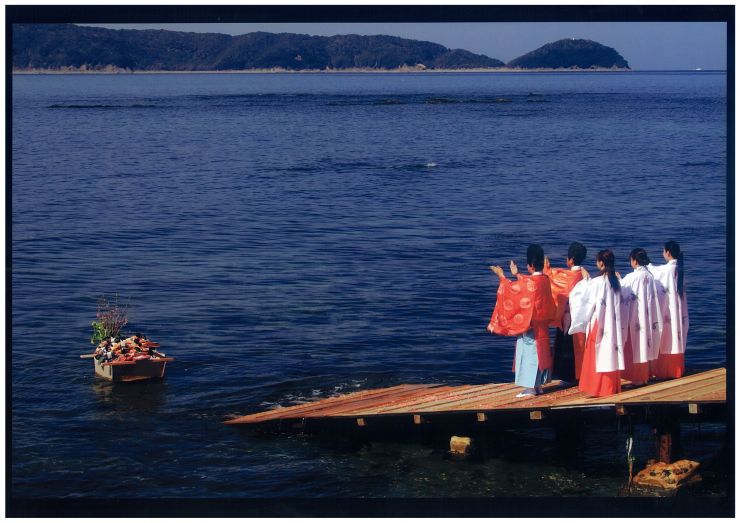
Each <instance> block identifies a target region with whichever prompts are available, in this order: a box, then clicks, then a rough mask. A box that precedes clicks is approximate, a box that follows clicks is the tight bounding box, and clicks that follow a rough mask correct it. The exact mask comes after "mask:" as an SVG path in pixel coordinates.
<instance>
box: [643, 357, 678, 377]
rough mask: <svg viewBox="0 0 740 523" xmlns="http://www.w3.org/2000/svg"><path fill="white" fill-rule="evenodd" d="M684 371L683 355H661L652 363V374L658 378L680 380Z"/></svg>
mask: <svg viewBox="0 0 740 523" xmlns="http://www.w3.org/2000/svg"><path fill="white" fill-rule="evenodd" d="M684 370H685V367H684V359H683V354H659V355H658V359H657V360H653V361H651V362H650V372H652V374H653V376H655V377H656V378H680V377H681V376H683V373H684Z"/></svg>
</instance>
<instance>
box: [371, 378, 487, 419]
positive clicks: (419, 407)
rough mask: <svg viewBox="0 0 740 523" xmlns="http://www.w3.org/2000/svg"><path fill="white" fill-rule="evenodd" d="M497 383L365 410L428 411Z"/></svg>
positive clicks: (462, 388) (456, 388) (467, 387)
mask: <svg viewBox="0 0 740 523" xmlns="http://www.w3.org/2000/svg"><path fill="white" fill-rule="evenodd" d="M496 386H497V385H495V384H488V385H476V386H471V385H462V386H459V387H455V388H454V389H452V390H450V391H448V392H447V393H446V394H439V395H437V394H432V395H430V396H426V397H423V398H416V399H413V400H409V401H406V402H402V403H399V404H397V405H393V406H386V407H380V406H378V407H377V408H371V409H368V410H366V411H363V412H367V413H368V414H391V413H394V412H396V411H399V412H404V411H406V412H422V411H424V412H425V411H427V410H428V409H429V408H430V407H435V406H440V405H442V406H446V405H450V404H453V403H455V402H456V401H460V400H461V399H462V398H464V397H468V396H471V395H474V394H482V393H484V392H485V391H486V390H489V389H491V388H493V387H496Z"/></svg>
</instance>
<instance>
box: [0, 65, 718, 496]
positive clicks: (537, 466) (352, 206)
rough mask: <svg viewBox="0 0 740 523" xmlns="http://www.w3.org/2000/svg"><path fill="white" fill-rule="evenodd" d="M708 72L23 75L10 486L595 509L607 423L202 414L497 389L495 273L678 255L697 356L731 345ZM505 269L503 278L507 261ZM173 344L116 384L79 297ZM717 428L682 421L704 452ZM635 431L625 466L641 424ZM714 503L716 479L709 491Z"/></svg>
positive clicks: (502, 349)
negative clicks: (398, 426) (379, 431)
mask: <svg viewBox="0 0 740 523" xmlns="http://www.w3.org/2000/svg"><path fill="white" fill-rule="evenodd" d="M726 82H727V77H726V75H725V74H724V73H709V72H703V73H647V72H645V73H637V72H632V73H587V74H581V73H572V72H569V73H561V74H542V73H538V74H243V75H239V74H236V75H230V74H182V75H180V74H168V75H153V74H152V75H48V76H44V75H36V76H22V75H16V76H14V77H13V78H12V96H13V99H12V151H11V154H12V179H11V184H10V185H9V190H10V195H11V197H12V199H11V202H12V208H11V211H12V214H11V215H10V218H11V220H12V222H11V230H10V232H11V235H12V237H11V238H10V242H9V246H10V247H11V252H10V253H9V254H11V255H12V257H10V256H9V261H10V262H12V276H11V282H12V288H11V289H10V290H11V291H12V325H11V328H12V347H11V349H10V350H12V367H11V371H12V383H11V393H12V394H11V398H10V399H11V401H12V403H11V404H10V406H11V411H10V415H9V418H8V420H9V428H10V429H11V436H12V441H11V443H12V453H11V454H10V455H9V456H8V459H9V461H10V465H9V466H10V470H11V481H10V484H9V488H10V491H11V494H12V495H13V496H17V497H24V498H49V497H65V498H77V497H85V498H89V497H94V498H101V499H107V498H117V497H121V495H122V493H125V495H126V497H129V498H153V497H170V498H172V497H175V498H185V497H187V498H214V497H215V498H242V499H251V498H272V497H292V498H295V497H324V496H330V497H376V498H396V497H436V498H439V497H458V496H462V497H498V496H554V495H556V496H613V495H616V493H617V491H618V488H619V487H620V486H621V485H623V484H624V481H625V479H626V473H627V472H626V470H627V469H626V461H625V456H624V438H625V435H624V433H623V431H622V432H620V431H619V430H618V429H617V427H615V426H609V427H603V428H595V429H593V430H592V431H591V432H590V433H589V435H588V437H586V438H585V440H584V441H583V443H582V444H581V446H580V447H579V448H578V449H576V451H575V452H576V453H575V455H571V456H569V457H567V459H566V458H564V457H562V456H561V455H560V454H559V452H558V451H557V448H556V447H555V446H554V444H553V437H552V434H551V433H549V432H547V431H546V430H545V431H539V432H538V431H534V432H524V433H521V434H519V435H517V436H516V437H513V438H511V439H510V440H507V441H506V444H505V445H504V448H503V449H502V450H501V452H500V453H499V454H497V455H494V456H492V457H491V458H490V459H488V460H484V461H482V462H476V463H460V462H454V461H450V460H448V459H446V457H445V455H444V452H443V449H439V448H431V447H428V446H425V445H423V444H420V443H413V442H412V443H405V444H400V443H384V444H376V445H373V446H370V447H363V448H361V449H359V450H358V449H352V450H347V449H341V448H339V449H338V448H333V447H332V446H329V448H327V447H326V445H325V444H323V443H321V442H319V441H316V440H314V439H312V438H300V437H295V436H289V437H275V438H262V437H259V436H257V435H255V434H252V433H250V432H247V433H244V432H242V431H238V430H236V429H235V428H233V427H229V426H224V425H222V422H223V421H224V420H225V419H227V417H228V416H230V415H235V414H248V413H251V412H256V411H259V410H265V409H270V408H273V407H276V406H279V405H292V404H295V403H298V402H303V401H309V400H312V399H317V398H322V397H326V396H329V395H332V394H335V393H348V392H354V391H357V390H362V389H368V388H377V387H384V386H393V385H397V384H400V383H431V382H434V383H448V384H452V385H459V384H481V383H491V382H507V381H511V380H512V378H513V376H512V372H511V362H512V357H513V351H514V342H513V340H512V339H511V338H502V337H495V336H491V335H490V334H488V333H487V332H486V330H485V327H486V324H487V323H488V319H489V317H490V314H491V310H492V308H493V304H494V297H495V291H496V285H497V284H496V278H495V277H494V275H493V274H492V273H491V271H490V270H489V269H488V266H489V265H491V264H500V265H504V266H507V265H508V261H509V260H511V259H513V260H515V261H517V262H518V263H519V265H520V267H524V266H525V251H526V248H527V245H528V244H529V243H533V242H538V243H541V244H542V245H543V246H544V248H545V251H546V253H547V254H548V255H549V257H550V259H551V260H552V263H553V265H554V266H562V265H564V258H565V254H566V251H567V247H568V245H569V243H570V242H572V241H574V240H577V241H580V242H582V243H583V244H585V245H586V246H587V248H588V260H587V262H586V264H585V265H586V267H587V268H588V269H589V270H591V272H592V273H594V272H595V267H594V255H595V254H596V252H597V251H598V250H600V249H602V248H611V249H613V250H614V252H615V254H616V258H617V269H618V270H619V271H621V272H622V274H625V273H627V272H629V270H630V267H629V263H628V259H627V256H628V253H629V251H630V250H631V249H632V248H634V247H643V248H645V249H646V250H647V252H648V254H649V256H650V257H651V258H652V259H653V261H654V262H657V263H663V262H664V260H663V259H662V256H661V254H662V245H663V243H664V242H665V241H666V240H668V239H674V240H676V241H677V242H679V243H680V244H681V247H682V249H683V250H684V251H685V253H686V262H685V267H686V285H687V289H688V291H687V292H688V303H689V314H690V322H691V327H690V329H689V339H688V351H687V354H686V364H687V367H689V368H692V369H710V368H715V367H718V366H723V365H726V361H727V352H726V351H727V314H726V306H727V302H726V285H727V271H728V270H729V268H728V267H727V265H726V256H727V239H726V235H727V213H728V209H727V202H728V195H727V154H728V152H727V98H726V95H727V93H726ZM507 270H508V268H507ZM116 294H117V295H118V296H119V298H120V299H121V301H123V302H127V303H130V305H131V309H130V324H129V325H128V326H127V329H128V330H130V331H131V332H136V331H138V332H142V333H145V334H146V335H148V336H149V337H150V338H151V339H153V340H155V341H157V342H159V343H161V350H162V351H163V352H165V353H167V354H168V355H172V356H174V357H175V358H176V361H175V362H174V363H172V364H170V365H168V367H167V377H166V380H165V381H164V382H162V383H154V384H138V385H137V384H133V385H129V386H126V385H123V386H122V385H112V384H110V383H107V382H103V381H100V380H98V379H96V378H95V377H94V375H93V370H92V364H91V363H90V362H89V360H80V359H79V355H80V354H82V353H89V352H91V350H92V346H91V345H90V344H89V338H90V335H91V327H90V323H91V321H93V320H94V319H95V310H96V300H97V299H98V298H99V297H100V296H101V295H107V296H113V295H116ZM723 431H724V428H723V427H718V428H716V429H715V431H712V430H710V429H709V428H707V427H704V428H703V429H702V430H699V431H697V432H695V433H692V434H693V435H691V434H689V436H688V438H689V440H690V443H691V444H690V445H687V448H688V449H689V452H688V456H687V457H692V458H696V459H704V457H705V454H707V453H711V452H713V451H714V450H716V447H717V445H718V444H719V443H718V442H721V441H722V438H723V436H722V434H723ZM642 438H643V439H642V440H641V443H639V445H637V447H639V449H641V450H639V452H642V455H641V456H640V457H641V459H642V462H643V463H644V460H645V459H646V458H647V457H649V454H650V452H651V448H650V445H651V442H650V435H649V433H647V432H644V433H643V434H642ZM721 493H722V492H721V491H720V494H721Z"/></svg>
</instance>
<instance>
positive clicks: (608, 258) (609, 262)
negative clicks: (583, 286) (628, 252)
mask: <svg viewBox="0 0 740 523" xmlns="http://www.w3.org/2000/svg"><path fill="white" fill-rule="evenodd" d="M596 261H600V262H601V263H603V264H604V270H603V271H601V274H606V276H607V278H609V284H610V285H611V286H612V289H614V290H615V291H618V290H619V289H620V288H621V285H619V278H617V275H616V274H615V271H614V253H613V252H612V251H611V249H604V250H601V251H599V252H597V253H596Z"/></svg>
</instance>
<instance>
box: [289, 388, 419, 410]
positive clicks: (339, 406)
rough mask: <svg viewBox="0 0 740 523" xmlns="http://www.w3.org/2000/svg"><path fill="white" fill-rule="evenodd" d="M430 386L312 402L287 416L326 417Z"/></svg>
mask: <svg viewBox="0 0 740 523" xmlns="http://www.w3.org/2000/svg"><path fill="white" fill-rule="evenodd" d="M429 388H431V387H424V386H410V387H409V388H407V389H406V390H396V391H393V392H389V393H385V394H378V395H373V396H371V397H367V396H362V397H356V398H352V399H351V400H349V401H336V402H331V403H328V402H326V403H318V402H317V403H311V404H307V405H305V410H301V411H300V412H298V413H296V412H290V413H288V416H287V417H291V418H292V417H295V416H296V414H298V415H300V417H304V418H316V417H324V416H327V415H334V414H338V413H340V412H343V411H347V410H354V409H356V408H358V407H361V406H363V405H367V404H371V405H374V404H376V403H388V402H393V401H398V400H399V399H403V398H407V397H412V396H414V395H417V394H419V393H420V392H423V391H424V390H426V389H429Z"/></svg>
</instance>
